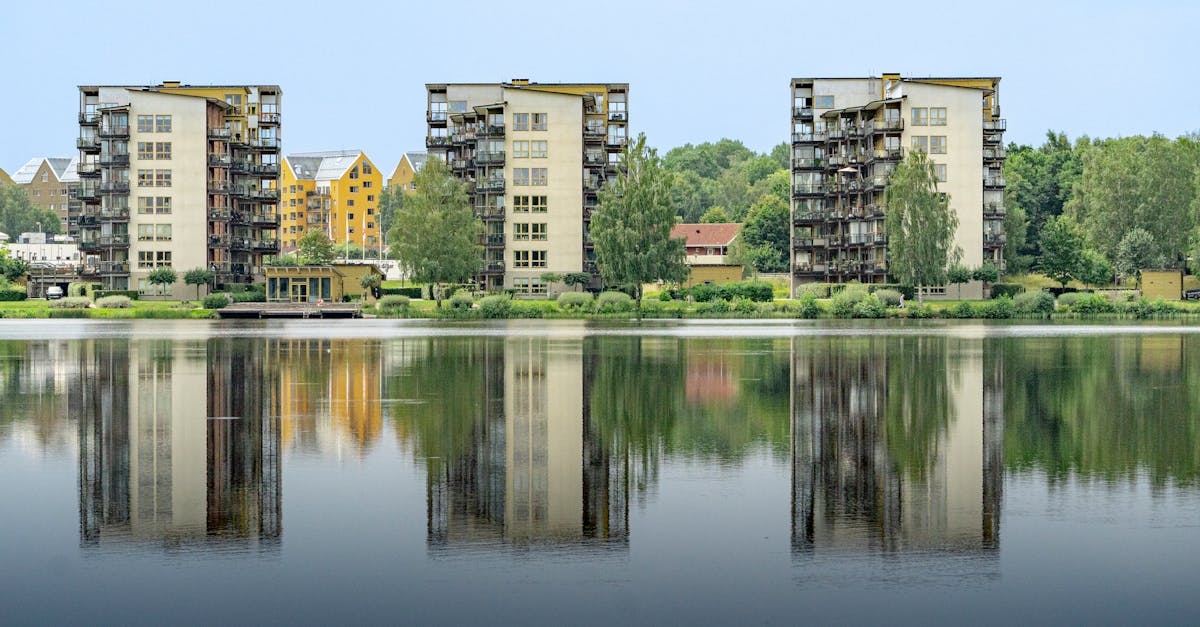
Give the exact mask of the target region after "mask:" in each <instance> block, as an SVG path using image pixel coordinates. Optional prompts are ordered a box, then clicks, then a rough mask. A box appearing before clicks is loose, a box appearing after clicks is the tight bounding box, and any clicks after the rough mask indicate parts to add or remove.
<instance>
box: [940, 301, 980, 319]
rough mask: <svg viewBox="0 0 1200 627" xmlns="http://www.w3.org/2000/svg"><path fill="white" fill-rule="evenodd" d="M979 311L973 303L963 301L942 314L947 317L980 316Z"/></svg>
mask: <svg viewBox="0 0 1200 627" xmlns="http://www.w3.org/2000/svg"><path fill="white" fill-rule="evenodd" d="M979 313H980V312H978V311H976V310H975V307H974V306H973V305H972V304H971V303H968V302H966V301H963V302H961V303H959V304H957V305H955V306H953V307H951V308H949V309H947V310H945V311H944V312H943V313H942V315H943V316H944V317H946V318H978V317H979Z"/></svg>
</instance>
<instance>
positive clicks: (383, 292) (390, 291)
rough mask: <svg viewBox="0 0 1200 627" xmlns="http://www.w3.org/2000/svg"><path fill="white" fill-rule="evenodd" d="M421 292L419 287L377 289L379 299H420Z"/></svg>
mask: <svg viewBox="0 0 1200 627" xmlns="http://www.w3.org/2000/svg"><path fill="white" fill-rule="evenodd" d="M423 291H424V290H422V289H421V288H419V287H381V288H379V292H380V297H383V296H407V297H409V298H422V295H421V293H422V292H423Z"/></svg>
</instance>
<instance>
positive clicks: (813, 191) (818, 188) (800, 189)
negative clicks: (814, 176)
mask: <svg viewBox="0 0 1200 627" xmlns="http://www.w3.org/2000/svg"><path fill="white" fill-rule="evenodd" d="M825 190H826V187H825V186H824V185H822V184H820V183H807V184H798V185H792V196H793V197H798V196H823V195H824V194H825Z"/></svg>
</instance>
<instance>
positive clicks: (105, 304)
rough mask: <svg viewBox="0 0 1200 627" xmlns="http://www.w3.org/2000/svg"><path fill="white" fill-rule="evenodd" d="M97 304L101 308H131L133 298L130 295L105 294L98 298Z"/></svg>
mask: <svg viewBox="0 0 1200 627" xmlns="http://www.w3.org/2000/svg"><path fill="white" fill-rule="evenodd" d="M96 306H97V307H99V308H101V309H131V308H132V307H133V300H132V299H130V298H129V297H128V296H104V297H101V298H97V299H96Z"/></svg>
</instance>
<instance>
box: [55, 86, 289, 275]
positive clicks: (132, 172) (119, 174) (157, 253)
mask: <svg viewBox="0 0 1200 627" xmlns="http://www.w3.org/2000/svg"><path fill="white" fill-rule="evenodd" d="M281 97H282V91H281V90H280V88H279V86H278V85H206V86H193V85H184V84H181V83H179V82H164V83H162V84H160V85H155V86H95V85H88V86H81V87H79V139H78V143H77V146H78V148H79V151H80V156H79V164H78V168H77V169H78V174H79V178H80V184H79V193H78V197H79V200H80V201H81V202H82V207H83V208H82V213H81V215H80V217H79V224H80V244H79V246H80V250H81V252H82V253H83V254H84V255H85V256H86V257H85V261H86V263H85V273H86V275H88V277H89V278H91V279H92V280H95V281H97V282H99V283H101V284H102V285H104V287H105V288H106V289H131V290H132V289H136V290H137V291H138V292H140V293H142V294H145V295H160V296H172V297H174V298H182V297H184V296H185V295H186V294H190V293H191V292H190V288H187V287H186V286H184V285H183V284H182V282H180V283H179V284H176V285H175V286H174V287H173V288H171V289H168V290H165V291H164V290H163V289H161V288H158V287H155V286H151V285H150V284H149V282H148V281H147V275H148V274H149V273H150V272H151V271H153V270H154V269H155V268H157V267H163V266H171V267H174V268H175V269H176V270H177V271H179V272H181V273H182V272H184V271H187V270H189V269H192V268H203V267H207V268H210V269H212V270H213V271H215V272H216V284H217V287H218V288H220V287H222V286H224V285H227V284H231V283H249V282H252V281H254V280H255V277H256V276H259V277H260V275H261V268H262V266H263V261H264V259H266V258H267V257H269V256H272V255H276V254H278V252H279V241H278V237H277V234H278V229H279V214H278V210H277V205H278V202H279V144H280V140H279V129H280V99H281Z"/></svg>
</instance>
